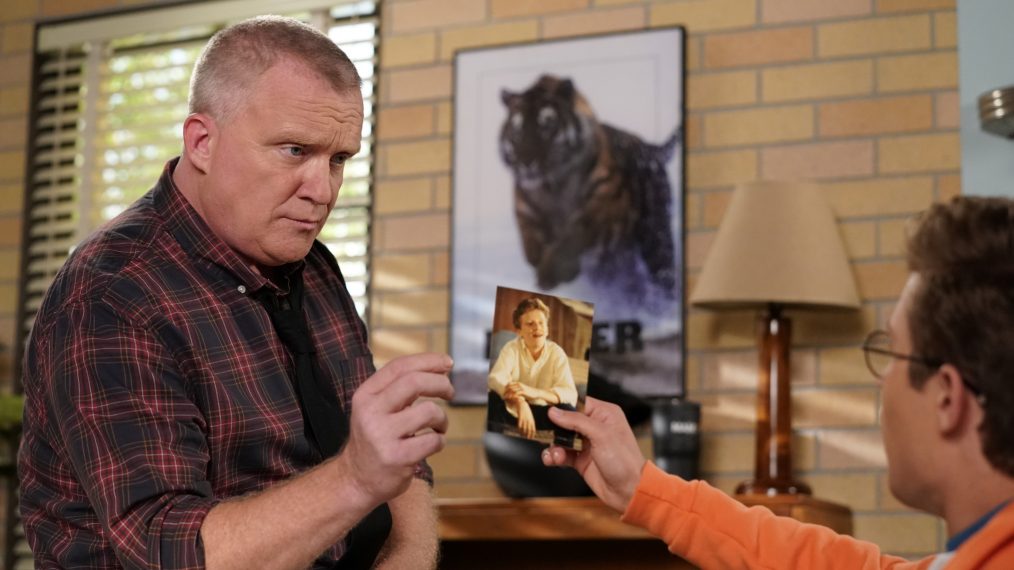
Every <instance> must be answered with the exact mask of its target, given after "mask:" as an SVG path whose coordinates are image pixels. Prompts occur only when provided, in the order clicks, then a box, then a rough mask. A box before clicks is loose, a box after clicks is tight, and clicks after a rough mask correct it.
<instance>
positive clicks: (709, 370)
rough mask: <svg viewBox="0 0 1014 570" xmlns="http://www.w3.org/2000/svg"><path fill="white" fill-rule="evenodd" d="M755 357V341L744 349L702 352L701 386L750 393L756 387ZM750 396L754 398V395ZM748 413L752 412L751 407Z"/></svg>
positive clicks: (756, 361) (756, 365)
mask: <svg viewBox="0 0 1014 570" xmlns="http://www.w3.org/2000/svg"><path fill="white" fill-rule="evenodd" d="M755 327H756V325H755ZM755 330H756V328H755ZM755 338H756V337H755ZM757 359H758V356H757V345H756V342H755V343H754V345H753V346H751V347H750V348H748V349H744V350H722V351H718V352H712V353H706V354H703V355H701V387H702V388H704V389H706V390H742V391H745V392H747V393H750V391H752V390H756V389H757V370H758V360H757ZM751 397H753V398H754V399H755V396H752V395H751ZM751 406H753V404H751ZM750 413H751V414H753V411H752V409H751V412H750Z"/></svg>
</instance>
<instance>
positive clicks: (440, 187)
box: [433, 176, 451, 210]
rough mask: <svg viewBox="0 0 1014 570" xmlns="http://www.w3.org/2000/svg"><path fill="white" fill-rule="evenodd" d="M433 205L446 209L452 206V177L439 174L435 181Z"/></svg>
mask: <svg viewBox="0 0 1014 570" xmlns="http://www.w3.org/2000/svg"><path fill="white" fill-rule="evenodd" d="M433 207H435V208H438V209H441V210H446V209H448V208H450V207H451V179H450V177H449V176H437V177H436V178H435V179H434V182H433Z"/></svg>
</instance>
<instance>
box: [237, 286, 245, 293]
mask: <svg viewBox="0 0 1014 570" xmlns="http://www.w3.org/2000/svg"><path fill="white" fill-rule="evenodd" d="M236 290H237V291H239V294H240V295H246V285H240V286H239V287H236Z"/></svg>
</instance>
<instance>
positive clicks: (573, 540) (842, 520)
mask: <svg viewBox="0 0 1014 570" xmlns="http://www.w3.org/2000/svg"><path fill="white" fill-rule="evenodd" d="M737 499H739V500H741V501H742V502H743V503H744V504H746V505H749V506H754V505H762V506H765V507H768V508H769V509H771V510H772V511H774V512H775V514H779V515H785V516H791V517H793V518H796V519H798V520H801V521H804V522H811V523H816V524H824V525H826V526H829V527H831V528H832V529H834V530H835V531H837V532H844V533H850V532H851V531H852V512H851V510H849V509H848V508H847V507H844V506H841V505H836V504H834V503H829V502H827V501H821V500H819V499H814V498H813V497H807V496H801V497H765V496H741V497H737ZM437 504H438V506H439V509H440V537H441V541H442V544H441V564H440V568H441V569H447V570H457V569H466V568H467V569H474V568H482V569H484V570H521V569H524V570H543V569H545V570H571V569H573V570H588V569H596V568H624V569H645V570H654V569H661V568H666V569H687V568H693V566H691V565H689V564H688V563H687V562H685V561H683V560H680V559H679V558H677V557H675V556H673V555H672V554H670V553H669V551H668V550H667V549H666V546H665V545H664V544H663V543H662V541H660V540H658V539H657V538H655V537H653V536H651V535H649V534H648V533H647V532H645V531H644V530H641V529H639V528H635V527H632V526H629V525H626V524H624V523H622V522H620V519H619V515H617V514H616V512H615V511H613V510H612V509H610V508H609V507H607V506H605V505H604V504H603V503H602V502H601V501H599V500H598V499H596V498H594V497H589V498H535V499H506V498H502V499H440V500H438V501H437Z"/></svg>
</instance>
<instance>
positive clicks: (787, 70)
mask: <svg viewBox="0 0 1014 570" xmlns="http://www.w3.org/2000/svg"><path fill="white" fill-rule="evenodd" d="M872 91H873V62H872V61H870V60H865V59H864V60H858V61H836V62H831V63H814V64H806V65H794V66H789V67H778V68H774V69H765V70H763V71H762V72H761V99H762V100H764V101H799V100H803V99H823V98H828V97H844V96H849V95H865V94H867V93H870V92H872Z"/></svg>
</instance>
